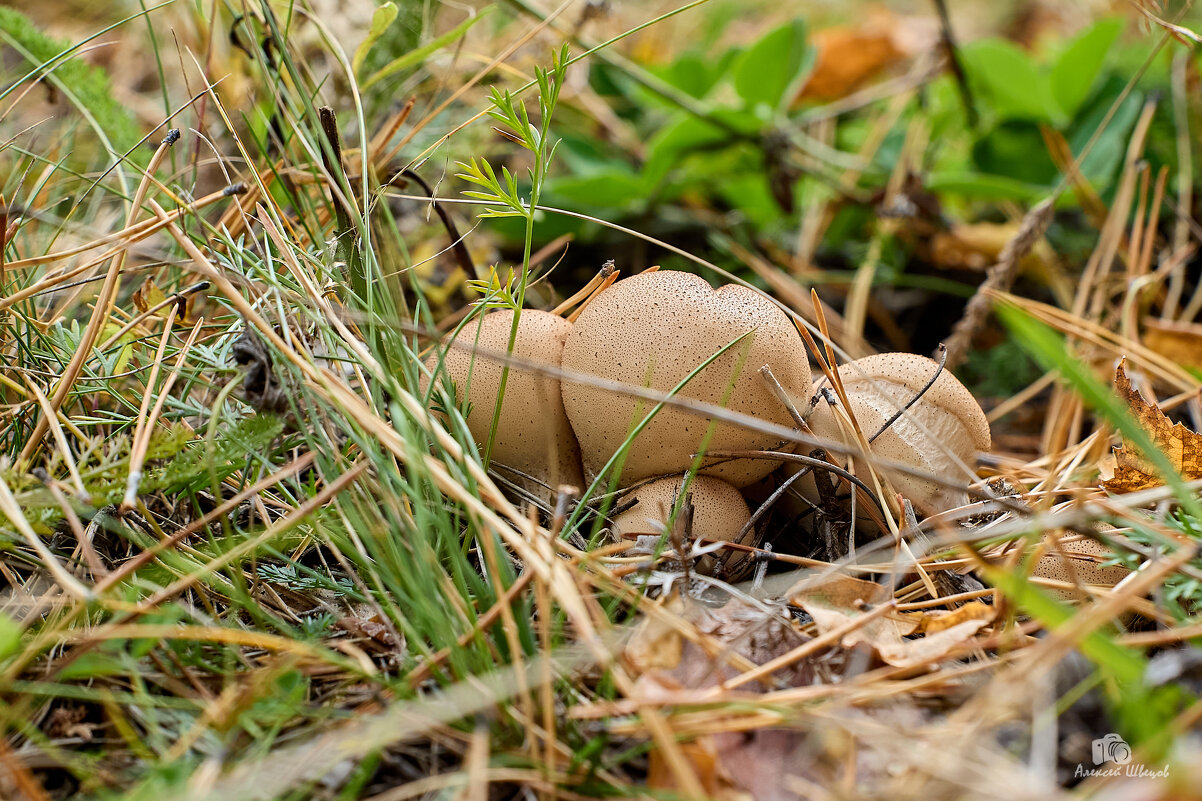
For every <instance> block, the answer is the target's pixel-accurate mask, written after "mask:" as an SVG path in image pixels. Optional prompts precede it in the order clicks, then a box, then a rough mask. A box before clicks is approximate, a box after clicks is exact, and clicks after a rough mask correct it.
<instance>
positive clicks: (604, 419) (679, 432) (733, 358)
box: [563, 270, 810, 487]
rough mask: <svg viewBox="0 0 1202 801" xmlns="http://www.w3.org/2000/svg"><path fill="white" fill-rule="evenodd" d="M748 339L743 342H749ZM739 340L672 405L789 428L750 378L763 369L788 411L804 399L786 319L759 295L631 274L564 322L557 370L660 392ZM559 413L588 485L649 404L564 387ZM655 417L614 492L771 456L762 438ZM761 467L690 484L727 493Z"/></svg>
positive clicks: (804, 375) (670, 415) (701, 420)
mask: <svg viewBox="0 0 1202 801" xmlns="http://www.w3.org/2000/svg"><path fill="white" fill-rule="evenodd" d="M749 332H750V333H749ZM745 334H746V335H747V336H746V337H745V338H744V339H742V340H740V341H739V342H738V343H736V344H735V345H734V347H732V348H730V349H729V350H728V351H726V352H725V353H723V354H722V355H721V356H719V357H718V358H717V359H715V360H714V361H713V362H712V363H711V364H709V365H708V366H706V367H705V369H703V370H701V371H700V372H699V373H698V374H697V375H696V376H694V377H693V378H692V379H691V380H690V381H689V382H688V383H687V384H686V385H685V386H684V388H683V389H681V390H680V392H678V393H677V397H679V398H682V399H692V400H700V401H705V402H707V403H712V404H717V405H722V406H725V407H726V408H728V409H730V410H732V411H736V412H741V413H743V414H748V415H754V416H756V417H759V418H760V419H762V420H766V421H770V422H773V423H778V424H780V425H785V426H789V427H792V426H793V422H792V420H791V418H790V417H789V414H788V412H787V411H786V410H785V409H784V408H783V407H782V406H781V404H780V402H779V401H777V400H776V398H775V397H774V396H773V394H772V393H771V392H770V391H769V389H768V387H767V385H766V384H765V383H764V381H763V378H762V377H761V376H760V373H759V370H760V367H762V366H763V365H768V366H769V367H771V368H772V371H773V373H774V374H775V375H776V378H777V379H778V380H779V381H780V383H781V385H782V386H783V387H784V388H785V390H786V391H787V392H789V394H790V395H791V396H792V397H793V399H794V400H795V402H798V403H804V401H805V399H806V398H808V397H809V393H810V367H809V361H808V358H807V356H806V350H805V345H804V343H803V342H802V340H801V338H800V337H799V336H798V334H797V331H796V330H795V329H794V328H793V324H792V322H791V321H790V320H789V317H788V316H787V315H786V314H785V313H784V312H782V311H781V310H780V309H778V308H777V307H776V306H775V305H774V304H772V303H771V302H770V301H769V300H767V299H766V298H765V297H764V296H763V295H761V294H759V293H757V292H754V291H752V290H750V289H747V288H745V287H742V286H737V285H727V286H723V287H721V288H719V289H716V290H715V289H714V288H713V287H711V286H710V285H709V283H708V282H706V281H705V279H703V278H700V277H699V276H696V275H693V274H691V273H684V272H677V271H673V270H660V271H658V272H648V273H641V274H639V275H635V276H632V277H630V278H626V279H623V280H621V281H618V282H617V283H615V284H614V285H613V286H612V287H610V288H609V289H608V290H606V291H605V292H603V293H601V294H600V295H599V296H598V297H597V298H596V299H595V300H593V301H592V303H590V304H589V306H588V308H587V309H585V311H584V313H583V314H582V315H581V316H580V318H579V319H578V320H577V321H576V324H575V326H574V327H573V329H572V333H571V334H570V335H569V336H568V341H567V344H566V345H565V346H564V351H563V366H564V368H565V369H568V370H575V371H578V372H582V373H589V374H592V375H595V376H599V377H601V378H606V379H611V380H616V381H622V382H624V383H628V384H633V385H635V386H643V387H649V388H651V389H655V390H659V391H661V392H667V391H669V390H671V389H673V388H674V387H675V386H676V385H677V384H679V383H680V382H681V381H683V380H684V379H685V377H686V376H688V375H689V373H691V372H692V371H693V370H695V369H696V368H698V367H699V366H700V365H701V364H702V363H704V362H705V361H706V359H708V358H710V357H711V356H713V354H715V353H717V352H719V351H720V350H722V348H724V347H726V346H727V345H729V344H730V343H732V342H734V341H735V340H737V339H739V337H741V336H743V335H745ZM563 400H564V409H565V410H566V411H567V414H568V419H569V420H571V422H572V428H573V430H575V432H576V437H577V439H578V440H579V442H580V450H581V454H582V455H583V457H584V470H585V475H586V477H588V478H590V479H591V478H593V477H595V476H596V475H597V473H598V472H600V470H601V469H602V468H603V467H604V466H605V464H606V462H607V461H608V460H609V459H610V457H611V456H613V454H614V453H615V452H616V451H617V450H618V448H619V447H620V446H621V445H622V443H623V441H625V440H626V438H627V435H628V434H629V432H630V431H631V430H632V428H633V427H634V426H635V425H636V424H638V423H639V422H640V421H641V420H642V419H643V418H644V417H645V416H646V415H647V414H648V413H649V412H650V411H651V409H652V408H653V407H654V405H655V404H654V403H652V402H650V401H646V400H641V399H638V398H634V397H630V396H627V395H621V394H618V393H615V392H613V391H611V390H608V389H599V388H596V387H591V386H587V385H583V384H578V383H573V382H569V381H565V382H564V384H563ZM711 422H712V421H711V420H710V419H709V418H707V417H704V416H700V415H697V414H695V413H691V412H688V411H685V410H683V409H680V408H676V407H672V406H665V407H664V408H662V409H661V410H660V411H659V412H658V413H657V414H656V416H655V417H654V418H653V419H652V420H651V422H650V423H649V424H648V425H647V426H646V428H644V429H643V431H642V432H641V433H640V434H639V435H638V436H637V437H636V438H635V440H634V442H633V444H632V447H631V448H630V450H629V452H628V454H627V456H626V459H625V462H624V464H623V468H622V475H621V478H620V480H619V484H620V486H629V485H630V484H632V483H634V482H635V481H638V480H639V479H643V478H649V477H652V476H659V475H665V474H671V473H683V472H684V471H686V470H688V469H689V467H690V466H691V464H692V461H693V454H695V453H697V452H698V451H700V450H701V449H702V448H703V446H704V447H707V448H708V450H710V451H718V450H760V449H769V448H773V447H776V446H777V445H778V444H779V443H778V441H777V440H776V439H775V438H774V437H772V436H768V435H764V434H759V433H756V432H754V431H749V430H747V429H745V428H742V427H739V426H735V425H731V424H728V423H715V424H713V430H712V433H711V434H710V435H709V439H708V444H707V442H706V434H707V432H708V431H709V430H710V424H711ZM776 465H777V463H776V462H773V461H772V460H768V459H735V460H727V461H724V462H720V463H717V464H713V465H710V466H706V467H705V468H704V469H703V470H702V472H703V473H705V474H706V475H712V476H716V477H719V478H722V479H724V480H725V481H729V482H730V483H731V484H734V485H735V486H736V487H742V486H745V485H747V484H751V483H753V482H754V481H756V480H758V479H760V478H763V477H764V476H766V475H767V474H768V473H770V472H772V470H774V469H775V468H776Z"/></svg>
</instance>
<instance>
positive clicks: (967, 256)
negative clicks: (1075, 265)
mask: <svg viewBox="0 0 1202 801" xmlns="http://www.w3.org/2000/svg"><path fill="white" fill-rule="evenodd" d="M1021 226H1022V223H1021V222H1020V221H1014V222H1005V223H992V222H980V223H960V224H957V225H954V226H952V228H951V230H950V231H940V232H938V233H936V234H934V235H933V236H932V237H931V243H930V248H931V255H930V261H931V263H932V264H934V265H935V266H936V267H943V268H946V269H954V270H987V269H989V268H990V267H992V266H993V265H994V264H997V262H998V259H999V258H1000V257H1001V255H1002V250H1003V249H1004V248H1005V247H1006V243H1008V242H1009V241H1010V240H1012V239H1013V238H1014V237H1015V235H1017V234H1018V232H1019V229H1020V228H1021ZM1054 262H1055V255H1054V254H1053V252H1052V248H1051V246H1050V245H1049V244H1048V243H1047V242H1046V241H1044V240H1043V239H1040V240H1039V241H1038V242H1036V243H1035V246H1034V247H1032V248H1031V250H1030V252H1028V253H1027V255H1026V256H1024V257H1023V259H1022V261H1021V262H1020V263H1019V264H1020V266H1021V268H1022V269H1023V270H1031V269H1035V270H1040V271H1042V270H1046V269H1048V268H1049V267H1050V266H1052V265H1053V264H1054Z"/></svg>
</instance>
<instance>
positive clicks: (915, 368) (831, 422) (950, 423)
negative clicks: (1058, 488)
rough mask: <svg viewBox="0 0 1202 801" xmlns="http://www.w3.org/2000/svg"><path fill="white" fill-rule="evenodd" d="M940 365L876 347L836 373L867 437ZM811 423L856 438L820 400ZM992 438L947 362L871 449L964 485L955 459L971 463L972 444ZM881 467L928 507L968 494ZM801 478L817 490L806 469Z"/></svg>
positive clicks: (805, 487)
mask: <svg viewBox="0 0 1202 801" xmlns="http://www.w3.org/2000/svg"><path fill="white" fill-rule="evenodd" d="M938 368H939V365H938V364H936V363H935V362H934V361H933V360H931V359H928V358H927V357H925V356H919V355H917V354H914V353H881V354H877V355H875V356H867V357H865V358H862V359H857V360H855V361H853V362H848V363H847V364H844V365H842V366H841V367H840V368H839V376H840V378H841V380H842V382H843V387H844V389H845V390H846V392H847V396H848V401H849V403H850V404H851V410H850V411H851V413H852V414H853V415H854V416H855V419H856V420H857V421H858V422H859V424H860V429H861V431H863V433H864V436H865V438H871V437H872V436H873V435H874V434H875V433H876V432H877V431H878V430H880V428H881V426H883V425H884V424H885V422H886V421H887V420H889V418H891V417H892V416H893V415H894V414H896V413H897V411H898V410H899V409H902V408H903V407H905V405H906V404H907V403H909V402H910V401H911V400H912V399H913V398H914V396H915V395H916V394H917V393H918V392H920V391H922V388H923V387H924V386H926V384H927V382H928V381H930V380H931V377H932V376H934V375H935V372H936V371H937V370H938ZM827 385H828V382H827V381H826V380H825V378H823V379H822V380H820V381H818V382H816V383H815V385H814V389H815V392H817V391H818V390H819V389H820V388H821V387H823V386H827ZM809 423H810V427H811V428H812V429H813V431H814V433H815V434H816V435H817V436H818V437H820V438H823V439H830V440H834V441H836V442H843V443H845V444H848V445H852V444H854V440H853V439H852V438H851V437H850V436H848V435H847V434H846V433H845V432H844V429H843V428H842V427H840V425H839V421H838V419H837V417H836V415H835V412H834V411H833V410H832V409H831V408H830V406H829V405H828V404H827V403H826V402H825V401H824V400H820V401H819V402H818V405H817V407H816V409H815V411H814V414H812V415H811V416H810V419H809ZM990 446H991V437H990V433H989V420H988V419H987V418H986V417H985V413H984V412H983V411H982V410H981V406H980V404H978V403H977V400H976V398H974V397H973V396H972V393H971V392H969V391H968V390H967V389H966V388H965V387H964V385H963V384H961V383H960V382H959V381H958V380H957V379H956V377H955V376H954V375H952V374H951V373H950V372H948V371H946V370H944V371H943V372H941V373H939V377H938V378H937V379H936V380H935V383H934V384H933V385H932V386H931V388H930V389H929V390H927V391H926V392H925V393H924V394H923V396H922V398H921V399H920V400H919V401H918V402H917V403H915V404H914V405H913V406H912V407H910V409H908V410H907V411H906V412H905V413H904V414H903V415H902V416H901V417H900V418H898V419H897V420H895V421H894V422H893V423H892V424H891V425H890V426H889V428H888V429H886V430H885V431H884V432H883V433H882V434H881V435H880V436H879V437H877V438H876V440H875V441H873V443H872V446H871V448H872V453H873V455H875V456H878V457H880V458H882V459H887V460H890V461H895V462H902V463H905V464H909V465H912V466H913V467H914V468H916V469H918V470H923V471H925V472H927V473H930V474H932V475H937V476H941V477H943V478H945V479H949V480H952V481H955V482H958V483H963V484H964V485H967V484H968V483H969V480H968V476H967V475H966V474H965V472H964V468H963V467H961V464H958V463H957V462H959V463H962V464H963V465H966V466H967V467H968V468H969V469H972V467H973V465H974V463H975V461H976V458H975V457H976V453H977V451H988V450H989V448H990ZM949 452H950V453H949ZM831 455H832V457H833V458H835V459H837V460H838V463H839V464H840V465H844V464H846V459H845V458H844V457H840V456H837V455H835V454H831ZM861 472H862V471H861ZM881 474H882V475H883V476H884V477H885V478H886V479H887V480H888V481H889V483H890V484H892V485H893V488H894V489H895V490H897V491H898V492H900V493H901V494H902V495H903V496H904V497H906V498H908V499H910V501H912V502H913V503H914V506H915V508H916V509H918V510H919V511H920V512H923V513H925V514H935V513H937V512H940V511H944V510H946V509H951V508H954V507H956V506H960V505H962V504H964V503H965V502H967V500H968V497H967V493H966V492H965V491H963V490H958V489H955V488H952V487H947V486H944V485H943V484H940V483H938V482H935V481H930V480H927V479H924V478H920V477H918V476H915V475H911V474H908V473H903V472H901V471H897V470H888V469H882V470H881ZM802 482H803V483H802V487H801V488H800V489H801V490H802V491H803V492H806V493H807V495H809V494H810V493H811V492H812V493H814V495H815V496H816V490H815V489H814V485H813V482H812V481H810V480H809V479H808V477H807V479H803V480H802ZM815 499H816V498H814V497H811V500H815Z"/></svg>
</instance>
